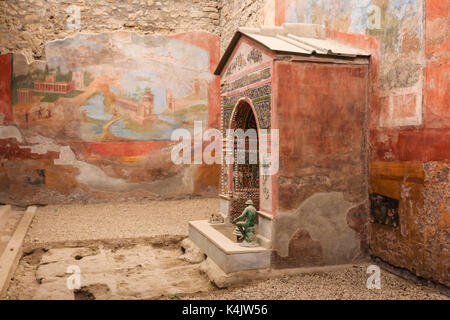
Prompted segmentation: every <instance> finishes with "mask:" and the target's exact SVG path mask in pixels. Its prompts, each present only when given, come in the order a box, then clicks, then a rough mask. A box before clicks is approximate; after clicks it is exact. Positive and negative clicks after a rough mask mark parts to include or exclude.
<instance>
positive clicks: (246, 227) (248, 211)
mask: <svg viewBox="0 0 450 320" xmlns="http://www.w3.org/2000/svg"><path fill="white" fill-rule="evenodd" d="M245 204H246V205H247V207H246V208H245V209H244V211H243V212H242V214H241V215H240V216H239V217H237V218H236V219H234V220H233V223H235V222H237V221H239V220H242V219H244V218H246V220H245V222H238V223H237V224H236V229H235V230H234V232H233V234H235V235H237V236H238V237H239V239H238V241H241V246H243V247H256V246H258V243H257V242H256V241H255V219H256V215H257V213H256V208H255V207H254V206H253V201H252V200H247V202H246V203H245Z"/></svg>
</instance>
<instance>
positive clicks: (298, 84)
mask: <svg viewBox="0 0 450 320" xmlns="http://www.w3.org/2000/svg"><path fill="white" fill-rule="evenodd" d="M275 74H276V77H277V79H276V83H277V85H276V90H277V91H276V95H277V108H278V127H279V128H280V171H279V176H280V178H283V177H285V178H294V177H301V176H305V175H309V176H311V175H312V176H315V175H327V176H329V177H331V185H329V186H325V185H323V184H319V185H317V186H314V185H313V186H312V187H311V185H308V186H307V187H305V188H304V189H292V188H290V187H289V186H283V183H280V190H279V206H280V209H281V210H283V209H288V210H289V209H293V208H296V207H297V206H298V205H299V204H300V203H301V202H302V201H303V200H305V199H306V198H308V197H309V196H311V195H312V194H314V193H315V192H328V191H332V190H338V191H343V192H345V193H347V194H348V195H349V198H351V199H352V202H355V203H356V202H360V201H364V199H365V194H364V192H365V191H366V186H365V185H364V181H365V177H364V175H365V174H366V173H365V172H364V167H365V160H366V157H365V154H364V152H365V150H364V148H365V145H364V140H365V134H366V128H365V116H366V114H365V111H366V94H367V80H368V67H367V65H353V66H350V65H338V64H315V63H308V62H305V63H286V62H277V63H276V70H275Z"/></svg>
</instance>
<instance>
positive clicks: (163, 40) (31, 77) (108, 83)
mask: <svg viewBox="0 0 450 320" xmlns="http://www.w3.org/2000/svg"><path fill="white" fill-rule="evenodd" d="M209 55H210V53H209V52H208V51H207V50H204V49H202V48H199V47H197V46H194V45H191V44H189V43H187V42H184V41H181V40H178V39H175V38H171V37H168V36H156V35H152V36H142V35H137V34H134V33H127V32H114V33H103V34H95V35H94V34H93V35H89V34H79V35H77V36H75V37H73V38H67V39H65V40H59V41H53V42H50V43H49V44H47V46H46V61H45V62H35V63H32V64H30V65H28V64H27V63H20V61H17V62H15V63H14V78H13V117H14V122H15V123H16V124H18V125H19V126H20V127H21V129H22V130H24V131H25V132H26V131H27V130H32V131H33V132H38V133H40V134H41V135H44V136H47V137H50V138H55V139H58V140H67V141H84V142H108V141H153V140H170V136H171V133H172V131H173V130H174V129H177V128H186V129H189V130H190V129H192V128H193V124H194V121H203V122H204V123H207V121H208V88H209V86H210V83H211V81H213V80H214V77H213V75H212V74H211V72H210V56H209Z"/></svg>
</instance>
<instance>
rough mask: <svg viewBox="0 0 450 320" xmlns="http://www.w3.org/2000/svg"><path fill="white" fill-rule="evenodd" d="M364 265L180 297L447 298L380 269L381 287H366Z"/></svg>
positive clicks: (252, 298)
mask: <svg viewBox="0 0 450 320" xmlns="http://www.w3.org/2000/svg"><path fill="white" fill-rule="evenodd" d="M366 268H367V266H360V267H354V268H351V269H347V270H341V271H333V272H326V273H325V272H323V273H311V274H301V275H295V276H285V277H282V278H276V279H270V280H266V281H258V282H253V283H251V284H248V285H246V286H242V287H239V288H232V289H222V290H215V291H213V292H209V293H205V294H199V295H192V296H188V297H184V299H205V300H233V299H243V300H316V299H321V300H377V299H380V300H381V299H383V300H438V299H439V300H441V299H442V300H450V299H449V298H448V297H447V296H444V295H442V294H440V293H439V292H438V291H436V290H434V289H431V288H429V287H426V286H421V285H418V284H415V283H413V282H411V281H408V280H404V279H402V278H399V277H397V276H395V275H393V274H391V273H388V272H387V271H384V270H382V271H381V289H380V290H376V289H375V290H369V289H367V287H366V282H367V279H368V277H369V275H368V274H366Z"/></svg>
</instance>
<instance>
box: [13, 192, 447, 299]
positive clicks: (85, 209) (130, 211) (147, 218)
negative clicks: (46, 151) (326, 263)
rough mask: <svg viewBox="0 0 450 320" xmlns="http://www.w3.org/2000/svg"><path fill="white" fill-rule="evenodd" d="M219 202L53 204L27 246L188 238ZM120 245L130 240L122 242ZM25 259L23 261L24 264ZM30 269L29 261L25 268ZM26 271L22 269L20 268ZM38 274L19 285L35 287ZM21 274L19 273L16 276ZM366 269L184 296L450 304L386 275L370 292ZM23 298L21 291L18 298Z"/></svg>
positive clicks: (427, 290) (435, 293)
mask: <svg viewBox="0 0 450 320" xmlns="http://www.w3.org/2000/svg"><path fill="white" fill-rule="evenodd" d="M218 210H219V200H218V199H191V200H174V201H140V202H136V201H134V202H132V201H129V202H119V203H111V204H87V205H54V206H53V205H52V206H46V207H41V208H39V209H38V211H37V214H36V216H35V218H34V221H33V223H32V225H31V228H30V229H29V231H28V234H27V236H26V239H25V241H26V242H32V243H34V244H36V245H37V246H39V245H40V243H50V242H69V241H83V240H103V239H121V238H127V239H130V238H146V237H153V236H162V235H187V230H188V221H190V220H201V219H207V218H208V217H209V215H210V214H211V213H212V212H217V211H218ZM120 241H125V239H124V240H120ZM22 260H23V259H22ZM22 264H23V265H27V264H26V263H25V262H24V260H23V261H22V262H21V265H22ZM19 269H20V267H19ZM34 272H35V271H34V269H33V270H31V271H30V270H28V271H26V272H25V271H24V272H23V275H22V276H21V277H18V279H16V282H18V283H21V284H22V286H24V287H26V286H27V285H29V284H30V283H34V282H35V279H34V277H35V276H34ZM15 276H18V273H17V272H16V275H15ZM368 277H369V275H368V274H366V266H362V267H354V268H350V269H347V270H343V271H333V272H322V273H312V274H301V275H296V276H286V277H282V278H277V279H271V280H266V281H259V282H254V283H251V284H247V285H244V286H242V287H238V288H230V289H223V290H210V291H209V292H206V293H203V294H194V295H188V296H185V295H181V297H182V298H183V299H221V300H223V299H225V300H226V299H256V300H269V299H270V300H272V299H274V300H275V299H285V300H286V299H287V300H290V299H295V300H296V299H446V300H448V299H449V298H448V297H447V296H444V295H441V294H439V292H438V291H436V290H434V289H431V288H429V287H425V286H421V285H418V284H415V283H413V282H411V281H408V280H404V279H401V278H399V277H397V276H395V275H392V274H390V273H388V272H386V271H382V281H381V286H382V289H381V290H368V289H367V288H366V281H367V278H368ZM17 294H18V295H19V296H20V294H21V293H20V290H19V292H18V293H17Z"/></svg>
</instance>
